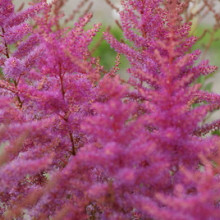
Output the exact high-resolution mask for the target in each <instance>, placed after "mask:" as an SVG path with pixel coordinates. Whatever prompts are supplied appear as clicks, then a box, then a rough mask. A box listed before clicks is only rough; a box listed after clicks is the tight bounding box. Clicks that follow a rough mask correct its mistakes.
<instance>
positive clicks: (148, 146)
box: [37, 0, 220, 219]
mask: <svg viewBox="0 0 220 220" xmlns="http://www.w3.org/2000/svg"><path fill="white" fill-rule="evenodd" d="M162 3H163V4H162ZM122 4H123V6H124V10H123V11H122V12H121V20H122V28H123V32H124V33H125V37H126V38H127V39H128V40H130V41H132V42H133V46H128V45H126V44H125V43H120V42H118V41H117V40H115V39H114V38H113V37H111V36H110V35H109V34H106V39H107V40H108V41H109V42H110V44H111V45H112V47H114V48H115V50H116V51H117V52H118V53H122V54H124V55H125V56H126V57H127V59H128V60H129V62H130V66H131V67H130V68H129V70H128V72H129V73H130V74H131V77H130V80H129V84H130V86H132V87H133V89H132V90H130V89H129V88H128V87H126V86H123V85H120V84H121V83H120V80H119V79H118V77H114V74H112V73H111V74H109V75H106V76H105V77H104V78H103V79H102V81H101V82H100V84H99V86H98V87H97V89H98V94H99V95H98V96H97V98H96V103H95V104H94V105H93V108H94V116H90V117H88V118H87V119H86V120H85V122H84V123H83V125H82V126H81V127H82V129H83V130H84V131H85V132H86V133H87V135H88V143H87V144H86V145H85V146H84V147H83V148H82V149H81V150H79V152H78V153H77V155H76V156H75V157H72V158H70V161H69V164H68V165H67V166H66V167H65V168H64V170H63V171H62V174H61V176H59V178H58V179H59V180H57V181H56V187H54V188H52V189H51V190H50V191H48V194H46V195H44V197H43V198H41V200H40V203H41V206H38V207H37V208H38V209H37V210H38V211H37V212H38V213H40V212H44V213H47V214H46V215H47V216H49V215H52V216H53V215H54V213H55V215H56V216H57V218H58V219H59V218H60V217H59V216H62V218H64V219H77V218H81V219H86V218H92V219H132V218H133V219H134V218H137V219H207V218H208V216H210V218H211V219H218V216H219V207H218V200H219V196H220V195H219V190H218V187H217V185H218V178H216V173H218V170H215V169H214V167H213V165H212V163H213V161H214V163H217V164H218V160H217V159H216V155H218V148H219V143H220V139H219V138H218V137H217V136H207V137H204V136H203V135H204V134H206V133H209V132H210V131H212V130H213V129H218V128H219V121H215V122H213V123H211V124H207V125H202V126H201V124H202V123H203V121H204V119H205V117H206V116H207V114H208V113H210V112H212V111H214V110H216V109H219V107H220V102H219V95H217V94H212V93H207V92H203V91H200V87H201V85H199V84H196V83H195V80H196V79H197V78H198V77H199V76H201V75H208V74H210V73H212V72H214V71H215V70H216V67H213V66H210V65H209V63H208V61H202V62H201V63H199V64H196V65H195V62H196V60H197V59H198V57H199V54H200V52H199V51H194V52H192V53H189V52H188V51H189V49H190V48H191V47H192V45H193V44H194V42H195V41H196V39H195V38H194V37H188V33H189V31H190V24H187V23H184V22H182V18H181V12H182V11H183V8H182V5H181V2H179V1H165V2H162V1H159V0H158V1H155V0H154V1H153V0H146V1H145V0H142V1H141V0H140V1H137V0H136V1H134V0H130V1H122ZM112 75H113V76H112ZM111 77H113V78H111ZM204 158H206V159H204ZM206 160H207V161H208V162H205V161H206ZM201 168H203V169H204V171H203V170H202V169H201ZM193 175H195V177H193ZM199 180H201V181H200V182H199V183H198V181H199ZM211 185H212V186H213V187H211ZM61 189H62V190H61ZM71 192H72V193H71ZM61 201H62V202H61ZM173 201H174V203H173ZM40 203H39V204H40ZM185 203H186V204H185ZM190 204H191V205H190ZM197 206H200V208H197ZM48 207H49V208H48ZM56 207H59V208H58V209H60V208H61V207H62V208H61V211H58V210H56ZM192 207H194V209H195V210H194V209H193V208H192ZM203 207H204V208H203ZM51 210H53V212H51ZM80 212H81V215H80ZM79 216H80V217H79ZM55 218H56V217H55ZM60 219H61V218H60Z"/></svg>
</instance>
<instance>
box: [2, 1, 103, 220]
mask: <svg viewBox="0 0 220 220" xmlns="http://www.w3.org/2000/svg"><path fill="white" fill-rule="evenodd" d="M51 7H52V6H50V5H48V4H46V2H45V1H41V2H40V3H37V4H34V5H33V6H31V7H30V8H28V9H26V10H24V11H21V12H16V11H15V10H14V6H13V3H12V2H11V1H1V2H0V10H1V12H2V13H1V30H2V32H1V48H2V51H1V69H2V72H3V74H2V77H1V80H0V94H1V128H2V132H1V133H2V134H1V143H2V145H1V148H2V149H3V151H4V153H3V154H2V158H1V161H2V162H1V165H2V167H0V173H1V174H0V176H1V187H0V188H1V189H0V197H1V210H0V211H1V216H4V218H6V219H7V218H8V219H10V218H12V217H10V216H11V214H10V211H9V210H13V213H14V214H15V215H17V216H20V218H22V216H23V214H24V212H23V207H25V206H26V205H25V204H26V203H25V204H23V207H22V210H20V209H16V201H17V202H18V201H19V200H20V199H21V198H27V199H28V198H29V196H31V195H32V191H34V192H35V191H37V192H38V191H40V190H43V189H44V188H43V187H44V185H45V183H46V182H47V180H48V175H50V173H53V172H55V171H60V170H62V169H63V167H65V166H66V164H67V163H68V159H69V157H70V156H71V155H75V154H76V152H77V150H78V148H80V147H81V146H82V145H83V143H84V142H86V137H84V133H83V131H82V130H81V128H80V123H81V121H82V120H83V118H84V117H85V116H87V115H90V114H92V111H91V108H90V106H91V103H92V102H93V100H94V98H95V97H96V92H95V88H94V86H95V84H96V83H97V81H98V79H99V76H100V73H99V72H100V71H101V66H100V65H99V64H98V62H97V61H96V59H95V58H90V53H89V51H88V45H89V43H90V42H91V40H92V37H93V36H94V35H95V33H96V32H97V31H98V29H99V25H95V26H94V28H93V29H90V30H84V26H85V25H86V24H87V23H88V22H89V21H90V19H91V15H90V14H88V15H85V16H84V17H82V18H81V19H79V21H78V22H76V23H75V25H74V27H73V28H72V29H71V28H68V29H61V30H60V29H55V28H54V27H58V25H56V24H57V22H59V20H58V19H57V16H59V15H54V14H52V8H51ZM3 15H5V16H3ZM46 15H50V16H46ZM28 18H32V19H33V20H34V22H33V25H31V24H29V22H28V21H27V19H28ZM12 44H13V45H12ZM19 138H20V139H21V140H20V141H19ZM17 142H18V143H17ZM30 204H31V202H30ZM30 204H28V205H27V206H28V207H29V208H30ZM51 212H52V210H51ZM3 213H4V214H3ZM14 214H13V215H14Z"/></svg>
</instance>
